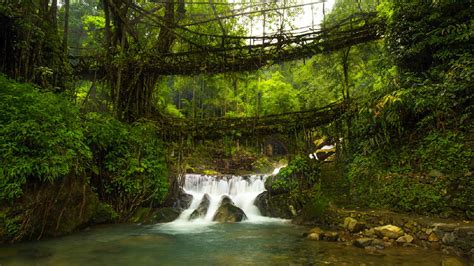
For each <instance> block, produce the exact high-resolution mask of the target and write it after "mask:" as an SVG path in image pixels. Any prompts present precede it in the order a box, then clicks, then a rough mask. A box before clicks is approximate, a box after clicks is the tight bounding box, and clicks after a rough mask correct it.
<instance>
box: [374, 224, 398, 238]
mask: <svg viewBox="0 0 474 266" xmlns="http://www.w3.org/2000/svg"><path fill="white" fill-rule="evenodd" d="M374 230H375V234H377V236H379V237H388V238H391V239H397V238H399V237H401V236H403V235H404V234H405V232H403V230H402V229H401V228H400V227H398V226H395V225H391V224H388V225H384V226H378V227H374Z"/></svg>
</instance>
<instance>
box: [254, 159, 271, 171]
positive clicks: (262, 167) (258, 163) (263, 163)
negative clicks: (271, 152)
mask: <svg viewBox="0 0 474 266" xmlns="http://www.w3.org/2000/svg"><path fill="white" fill-rule="evenodd" d="M252 167H253V169H254V171H256V172H257V173H271V172H272V171H273V169H274V166H273V163H272V162H271V161H270V160H269V159H268V157H266V156H261V157H259V158H257V159H256V160H255V161H254V162H253V163H252Z"/></svg>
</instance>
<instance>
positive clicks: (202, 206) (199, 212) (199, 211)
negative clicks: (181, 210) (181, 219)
mask: <svg viewBox="0 0 474 266" xmlns="http://www.w3.org/2000/svg"><path fill="white" fill-rule="evenodd" d="M209 204H210V199H209V195H207V194H204V196H202V199H201V202H200V203H199V206H198V207H197V208H196V209H195V210H194V211H193V212H192V213H191V216H189V220H194V219H196V218H199V217H203V216H205V215H206V213H207V210H208V209H209Z"/></svg>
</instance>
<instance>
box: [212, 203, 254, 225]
mask: <svg viewBox="0 0 474 266" xmlns="http://www.w3.org/2000/svg"><path fill="white" fill-rule="evenodd" d="M231 202H232V201H231ZM245 219H247V216H246V215H245V213H244V211H243V210H242V209H240V208H239V207H237V206H235V205H233V204H231V203H229V202H228V201H226V203H224V204H221V206H219V208H218V209H217V211H216V214H215V215H214V218H213V219H212V220H213V221H216V222H220V223H235V222H240V221H242V220H245Z"/></svg>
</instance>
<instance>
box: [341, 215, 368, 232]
mask: <svg viewBox="0 0 474 266" xmlns="http://www.w3.org/2000/svg"><path fill="white" fill-rule="evenodd" d="M344 229H346V230H347V231H349V232H351V233H357V232H360V231H362V230H364V229H365V224H364V223H361V222H358V221H357V220H356V219H354V218H352V217H346V218H345V219H344Z"/></svg>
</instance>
